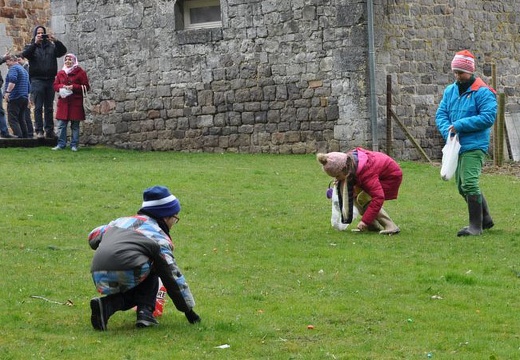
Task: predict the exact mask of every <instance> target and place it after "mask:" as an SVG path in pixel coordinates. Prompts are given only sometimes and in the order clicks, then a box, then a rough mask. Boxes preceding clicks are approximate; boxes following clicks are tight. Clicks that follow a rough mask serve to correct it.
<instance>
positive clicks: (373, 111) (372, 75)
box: [367, 0, 379, 151]
mask: <svg viewBox="0 0 520 360" xmlns="http://www.w3.org/2000/svg"><path fill="white" fill-rule="evenodd" d="M367 16H368V73H369V75H368V78H369V82H370V109H369V111H370V123H371V126H372V150H373V151H379V140H378V134H377V99H376V70H375V67H376V66H375V52H374V4H373V1H372V0H367Z"/></svg>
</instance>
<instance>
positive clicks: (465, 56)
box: [451, 50, 475, 74]
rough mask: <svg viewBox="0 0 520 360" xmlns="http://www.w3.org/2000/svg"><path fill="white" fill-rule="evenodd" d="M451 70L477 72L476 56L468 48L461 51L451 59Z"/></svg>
mask: <svg viewBox="0 0 520 360" xmlns="http://www.w3.org/2000/svg"><path fill="white" fill-rule="evenodd" d="M451 70H452V71H463V72H465V73H468V74H473V73H474V72H475V56H474V55H473V54H472V53H470V52H469V51H468V50H462V51H459V52H458V53H456V54H455V57H454V58H453V60H452V61H451Z"/></svg>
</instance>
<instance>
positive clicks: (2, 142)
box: [0, 138, 58, 148]
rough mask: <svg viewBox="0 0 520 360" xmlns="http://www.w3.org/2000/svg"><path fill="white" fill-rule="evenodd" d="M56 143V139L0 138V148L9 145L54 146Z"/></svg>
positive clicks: (25, 146)
mask: <svg viewBox="0 0 520 360" xmlns="http://www.w3.org/2000/svg"><path fill="white" fill-rule="evenodd" d="M57 143H58V139H2V138H0V148H9V147H24V148H27V147H37V146H50V147H54V146H56V144H57Z"/></svg>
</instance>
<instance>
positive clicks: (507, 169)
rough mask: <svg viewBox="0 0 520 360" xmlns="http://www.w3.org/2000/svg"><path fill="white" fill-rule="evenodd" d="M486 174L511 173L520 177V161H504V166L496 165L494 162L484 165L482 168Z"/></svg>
mask: <svg viewBox="0 0 520 360" xmlns="http://www.w3.org/2000/svg"><path fill="white" fill-rule="evenodd" d="M482 172H483V173H484V174H499V175H511V176H516V177H518V178H520V162H518V161H516V162H514V161H511V162H507V163H504V164H503V165H502V166H495V165H493V164H492V163H488V164H486V165H484V168H483V169H482Z"/></svg>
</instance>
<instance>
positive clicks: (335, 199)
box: [330, 184, 359, 231]
mask: <svg viewBox="0 0 520 360" xmlns="http://www.w3.org/2000/svg"><path fill="white" fill-rule="evenodd" d="M331 200H332V214H331V216H330V224H331V225H332V227H333V228H334V229H336V230H338V231H343V230H345V229H346V228H347V227H348V226H349V225H350V224H344V223H343V222H342V221H341V207H340V206H339V194H338V186H337V185H336V184H334V185H333V187H332V197H331ZM353 208H354V209H353V213H352V221H354V219H355V218H356V217H357V216H358V215H359V212H358V211H357V209H356V207H355V206H353Z"/></svg>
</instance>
